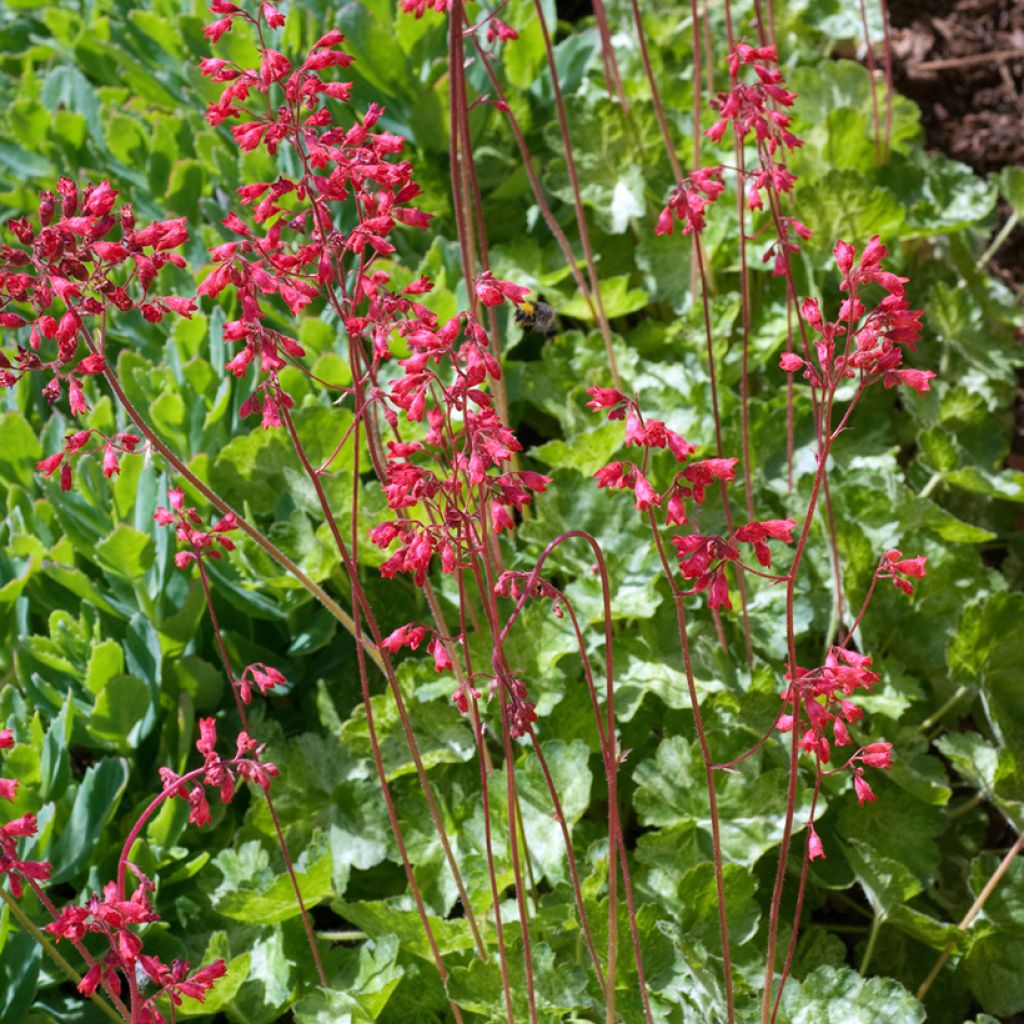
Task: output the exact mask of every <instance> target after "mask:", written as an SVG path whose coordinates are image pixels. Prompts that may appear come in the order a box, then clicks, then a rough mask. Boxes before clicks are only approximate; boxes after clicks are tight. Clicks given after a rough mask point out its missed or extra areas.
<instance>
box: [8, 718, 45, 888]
mask: <svg viewBox="0 0 1024 1024" xmlns="http://www.w3.org/2000/svg"><path fill="white" fill-rule="evenodd" d="M13 746H14V732H13V731H12V730H11V729H0V750H9V749H10V748H11V747H13ZM17 792H18V780H17V779H5V778H2V777H0V800H13V799H14V798H15V796H16V795H17ZM36 830H37V826H36V817H35V815H34V814H23V815H22V816H21V817H20V818H15V820H14V821H9V822H7V823H6V824H4V825H0V879H2V878H3V877H4V876H6V877H7V878H8V879H9V883H8V884H9V885H10V887H11V894H12V895H13V896H14V897H15V899H20V898H21V894H22V892H23V891H24V890H23V885H22V880H23V879H32V880H33V881H37V882H42V881H45V880H46V879H47V878H49V877H50V873H51V870H52V868H51V865H50V864H48V863H47V862H46V861H32V860H24V859H22V857H21V855H20V854H19V852H18V844H19V841H20V840H22V839H31V838H32V836H34V835H35V834H36Z"/></svg>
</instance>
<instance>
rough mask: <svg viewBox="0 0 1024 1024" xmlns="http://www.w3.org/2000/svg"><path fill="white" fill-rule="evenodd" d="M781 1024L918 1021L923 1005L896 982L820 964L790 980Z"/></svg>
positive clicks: (901, 1023) (900, 1023) (922, 1015)
mask: <svg viewBox="0 0 1024 1024" xmlns="http://www.w3.org/2000/svg"><path fill="white" fill-rule="evenodd" d="M780 1010H781V1012H780V1014H779V1020H780V1021H781V1022H782V1024H921V1022H922V1021H923V1020H924V1019H925V1012H924V1007H923V1006H922V1005H921V1004H920V1003H919V1002H918V1001H917V1000H916V999H915V998H914V997H913V996H912V995H911V994H910V993H909V992H908V991H907V990H906V989H905V988H903V986H902V985H900V984H899V983H898V982H895V981H890V980H889V979H887V978H869V979H865V978H862V977H861V976H860V975H859V974H857V973H856V972H855V971H851V970H850V969H849V968H847V967H840V968H836V967H819V968H818V969H817V970H815V971H813V972H812V973H811V974H809V975H808V976H807V977H806V978H804V979H803V980H802V981H792V980H791V981H790V982H789V984H788V985H787V986H786V990H785V992H784V994H783V997H782V1005H781V1007H780Z"/></svg>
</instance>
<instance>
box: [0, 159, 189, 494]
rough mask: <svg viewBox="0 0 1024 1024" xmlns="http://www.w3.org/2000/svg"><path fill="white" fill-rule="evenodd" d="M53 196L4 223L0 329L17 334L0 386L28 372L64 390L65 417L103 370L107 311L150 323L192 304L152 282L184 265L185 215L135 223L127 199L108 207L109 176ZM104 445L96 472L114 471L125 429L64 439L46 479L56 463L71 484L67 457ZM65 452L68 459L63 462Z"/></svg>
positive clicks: (2, 364) (48, 392) (0, 356)
mask: <svg viewBox="0 0 1024 1024" xmlns="http://www.w3.org/2000/svg"><path fill="white" fill-rule="evenodd" d="M57 193H58V195H59V205H58V198H57V196H55V195H54V193H53V192H50V191H45V192H42V193H40V197H39V208H38V220H37V222H36V223H35V224H33V223H32V222H30V221H29V220H28V218H20V219H17V220H12V221H9V222H8V227H9V229H10V231H11V233H12V234H13V236H14V241H15V243H16V244H13V245H0V328H4V329H6V330H8V331H17V332H19V337H18V341H17V344H16V348H15V350H14V352H13V353H12V354H11V355H8V354H7V353H5V352H2V351H0V388H6V387H13V386H14V385H15V384H16V383H17V382H18V381H19V380H21V378H22V377H24V376H25V375H27V374H39V375H40V376H41V377H42V378H43V379H44V380H45V383H44V385H43V389H42V392H43V396H44V397H45V398H46V399H47V400H48V401H49V402H51V403H53V402H57V401H58V400H59V399H60V398H61V397H62V395H63V394H64V393H65V391H66V392H67V397H68V405H69V408H70V411H71V413H72V414H73V415H75V416H79V415H81V414H83V413H85V412H88V411H89V403H88V400H87V398H86V392H85V387H86V380H87V379H88V378H89V377H94V376H97V375H99V374H102V373H103V372H104V370H105V369H106V358H105V355H104V352H103V350H102V348H97V347H96V346H95V345H94V344H93V342H92V340H91V334H92V330H93V327H92V325H98V324H100V323H102V322H103V320H104V318H105V317H106V316H107V314H108V313H109V312H111V311H115V310H116V311H119V312H122V313H123V312H127V311H128V310H131V309H137V310H138V311H139V312H140V313H141V314H142V316H143V317H144V318H145V319H146V320H148V321H150V322H157V321H160V320H162V319H163V318H164V316H166V315H167V314H174V315H177V316H184V317H191V315H192V313H193V311H194V310H195V304H194V303H193V302H192V301H191V300H188V299H182V298H179V297H178V296H174V295H153V294H151V288H152V286H153V284H154V282H155V281H156V278H157V276H158V274H159V273H160V271H161V269H162V268H163V267H164V266H166V265H167V264H168V263H171V264H173V265H174V266H177V267H184V266H185V260H184V258H183V257H182V256H181V255H180V254H179V253H177V252H174V251H173V250H175V249H177V248H179V247H180V246H181V245H182V244H184V242H185V241H186V240H187V238H188V232H187V230H186V228H185V220H184V218H178V219H176V220H166V221H157V222H155V223H153V224H149V225H147V226H146V227H143V228H137V227H136V224H135V214H134V213H133V211H132V208H131V206H130V205H129V204H127V203H122V204H121V205H120V207H119V208H118V209H117V210H116V211H115V209H114V206H115V203H116V201H117V191H116V190H115V189H114V188H112V187H111V185H110V182H109V181H104V182H101V183H100V184H99V185H89V186H87V187H86V188H84V189H81V190H80V189H79V188H78V186H77V185H76V184H75V183H74V182H73V181H71V180H70V179H68V178H61V179H60V181H59V182H58V183H57ZM93 434H95V435H97V436H100V437H101V438H102V441H103V443H102V444H101V445H99V446H98V447H97V448H90V449H88V451H90V452H91V451H99V450H102V451H103V472H104V474H105V475H106V476H107V477H111V476H113V475H114V474H115V473H116V472H117V471H118V454H119V453H124V452H130V451H133V450H134V448H135V445H137V444H138V443H139V439H138V438H137V437H135V435H133V434H126V433H122V434H116V435H114V436H113V437H110V438H104V437H103V435H100V434H99V432H98V431H79V432H78V433H75V434H71V435H69V438H68V440H67V441H66V442H65V447H64V450H63V451H62V452H58V453H55V454H53V455H50V456H48V457H47V458H46V459H44V460H43V461H42V462H40V463H39V470H40V472H42V473H45V474H46V475H50V474H52V473H53V472H55V471H56V469H57V467H58V466H60V467H61V486H62V487H63V488H64V490H68V489H69V488H70V487H71V468H70V462H71V459H70V456H76V457H77V456H79V455H82V454H85V453H86V449H85V448H84V446H85V444H86V442H87V441H88V439H89V437H90V436H92V435H93ZM65 456H68V457H69V458H68V459H67V460H66V461H65Z"/></svg>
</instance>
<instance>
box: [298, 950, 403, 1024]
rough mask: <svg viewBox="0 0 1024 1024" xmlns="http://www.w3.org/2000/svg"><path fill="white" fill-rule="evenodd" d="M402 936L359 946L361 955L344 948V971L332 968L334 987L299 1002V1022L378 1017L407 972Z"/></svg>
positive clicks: (363, 1022)
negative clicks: (400, 957)
mask: <svg viewBox="0 0 1024 1024" xmlns="http://www.w3.org/2000/svg"><path fill="white" fill-rule="evenodd" d="M398 951H399V945H398V937H397V936H395V935H386V936H384V937H383V938H382V939H379V940H378V941H376V942H368V943H366V944H365V945H363V946H361V947H360V948H359V953H358V957H356V956H354V955H352V954H351V951H349V950H344V951H343V952H344V954H345V960H344V961H343V967H342V969H341V970H339V971H337V972H335V971H332V972H331V974H332V979H331V981H332V988H331V989H329V990H327V991H324V990H322V989H321V990H320V991H318V992H316V993H314V994H313V995H311V996H309V997H307V998H306V999H303V1000H301V1001H300V1002H299V1003H298V1004H296V1006H295V1008H294V1010H293V1013H294V1015H295V1021H296V1024H336V1022H341V1021H351V1022H352V1024H369V1022H372V1021H375V1020H377V1018H378V1017H379V1016H380V1015H381V1013H382V1012H383V1010H384V1007H385V1006H386V1005H387V1002H388V1000H389V999H390V997H391V994H392V992H394V990H395V989H396V988H397V987H398V983H399V982H400V981H401V980H402V977H403V976H404V975H405V970H404V969H403V968H402V967H401V966H400V965H399V964H398Z"/></svg>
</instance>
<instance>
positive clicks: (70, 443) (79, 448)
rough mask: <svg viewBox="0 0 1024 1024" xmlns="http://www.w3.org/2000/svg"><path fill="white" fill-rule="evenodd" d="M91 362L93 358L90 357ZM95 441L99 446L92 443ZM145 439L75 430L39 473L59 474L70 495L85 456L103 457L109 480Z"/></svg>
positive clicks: (39, 464) (42, 463) (123, 433)
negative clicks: (74, 473) (77, 461)
mask: <svg viewBox="0 0 1024 1024" xmlns="http://www.w3.org/2000/svg"><path fill="white" fill-rule="evenodd" d="M89 358H91V357H89ZM93 438H95V439H96V443H95V444H92V445H90V444H89V442H90V441H91V440H93ZM141 440H142V438H140V437H139V435H138V434H132V433H130V432H128V431H121V432H120V433H117V434H111V435H110V436H109V437H108V436H107V435H106V434H104V433H103V432H102V431H100V430H97V429H95V428H92V429H90V430H76V431H74V432H73V433H70V434H68V435H67V436H66V437H65V438H64V447H63V449H62V450H61V451H59V452H54V453H53V454H52V455H47V456H46V458H45V459H41V460H40V461H39V462H37V463H36V469H37V470H38V471H39V472H40V473H42V474H43V476H45V477H51V476H53V474H54V473H55V472H56V471H57V470H58V469H59V470H60V489H61V490H62V491H70V490H71V484H72V468H71V466H72V463H73V462H74V460H75V459H78V458H81V456H83V455H93V454H97V453H99V452H102V453H103V475H104V476H105V477H106V478H107V479H108V480H109V479H110V478H111V477H113V476H115V475H116V474H117V473H119V472H120V471H121V456H122V455H130V454H132V453H134V452H135V450H136V449H137V448H138V446H139V442H140V441H141Z"/></svg>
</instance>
